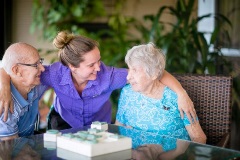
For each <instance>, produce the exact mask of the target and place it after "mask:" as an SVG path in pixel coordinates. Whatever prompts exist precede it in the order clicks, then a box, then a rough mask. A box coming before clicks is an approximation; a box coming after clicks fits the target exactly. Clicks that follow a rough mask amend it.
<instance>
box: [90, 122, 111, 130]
mask: <svg viewBox="0 0 240 160" xmlns="http://www.w3.org/2000/svg"><path fill="white" fill-rule="evenodd" d="M91 128H97V129H99V130H103V131H106V130H108V124H107V123H106V122H99V121H95V122H92V124H91Z"/></svg>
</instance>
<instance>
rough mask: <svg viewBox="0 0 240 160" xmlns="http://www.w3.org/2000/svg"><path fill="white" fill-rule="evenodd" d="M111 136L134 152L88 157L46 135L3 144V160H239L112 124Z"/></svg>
mask: <svg viewBox="0 0 240 160" xmlns="http://www.w3.org/2000/svg"><path fill="white" fill-rule="evenodd" d="M88 128H89V127H84V128H81V129H68V130H63V131H61V132H62V133H76V132H77V131H79V130H87V129H88ZM108 132H111V133H118V134H120V135H124V136H128V137H131V138H132V149H130V150H124V151H120V152H114V153H111V154H105V155H101V156H95V157H86V156H83V155H80V154H77V153H74V152H71V151H68V150H64V149H61V148H58V147H56V144H55V143H54V142H51V143H47V142H44V141H43V134H38V135H34V136H29V137H21V138H17V139H14V140H10V141H2V142H0V160H8V159H19V160H20V159H34V160H37V159H46V160H51V159H71V160H73V159H84V160H124V159H125V160H126V159H137V160H155V159H156V160H162V159H167V160H169V159H176V160H185V159H189V160H192V159H196V160H205V159H206V160H210V159H211V160H237V159H239V160H240V151H236V150H231V149H226V148H220V147H215V146H211V145H203V144H198V143H194V142H190V141H184V140H180V139H175V138H172V137H167V136H164V135H158V134H156V133H150V132H144V131H139V130H136V129H130V128H125V127H119V126H116V125H112V124H109V125H108Z"/></svg>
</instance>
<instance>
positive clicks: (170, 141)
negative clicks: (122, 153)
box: [118, 127, 177, 151]
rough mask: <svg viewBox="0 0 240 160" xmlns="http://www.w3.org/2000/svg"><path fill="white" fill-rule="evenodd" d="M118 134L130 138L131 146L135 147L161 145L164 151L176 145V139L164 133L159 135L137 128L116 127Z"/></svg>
mask: <svg viewBox="0 0 240 160" xmlns="http://www.w3.org/2000/svg"><path fill="white" fill-rule="evenodd" d="M118 132H119V134H120V135H123V136H127V137H130V138H132V148H133V149H136V148H138V147H140V146H143V145H148V144H157V145H161V146H162V148H163V150H164V151H169V150H173V149H175V148H176V147H177V139H176V138H172V137H169V136H166V135H159V134H158V133H156V132H146V131H143V130H138V129H134V128H133V129H129V128H126V127H118Z"/></svg>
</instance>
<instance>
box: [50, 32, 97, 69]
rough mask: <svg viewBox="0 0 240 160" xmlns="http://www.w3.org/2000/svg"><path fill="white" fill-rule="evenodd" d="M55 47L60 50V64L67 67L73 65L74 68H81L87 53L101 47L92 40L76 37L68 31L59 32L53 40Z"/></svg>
mask: <svg viewBox="0 0 240 160" xmlns="http://www.w3.org/2000/svg"><path fill="white" fill-rule="evenodd" d="M53 45H54V46H55V47H56V48H58V49H59V51H58V57H59V60H60V62H61V63H62V64H63V65H65V66H68V65H69V64H71V65H73V66H74V67H79V64H80V63H81V62H83V61H84V59H83V55H84V54H85V53H87V52H89V51H91V50H93V49H94V48H95V47H98V46H99V44H98V42H97V41H95V40H93V39H91V38H88V37H84V36H80V35H78V36H75V35H73V34H71V33H68V32H67V31H61V32H59V33H58V35H57V36H56V37H55V38H54V40H53Z"/></svg>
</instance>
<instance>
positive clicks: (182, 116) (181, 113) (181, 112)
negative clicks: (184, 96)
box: [180, 109, 184, 119]
mask: <svg viewBox="0 0 240 160" xmlns="http://www.w3.org/2000/svg"><path fill="white" fill-rule="evenodd" d="M180 115H181V118H182V119H183V118H184V114H183V111H182V109H180Z"/></svg>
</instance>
